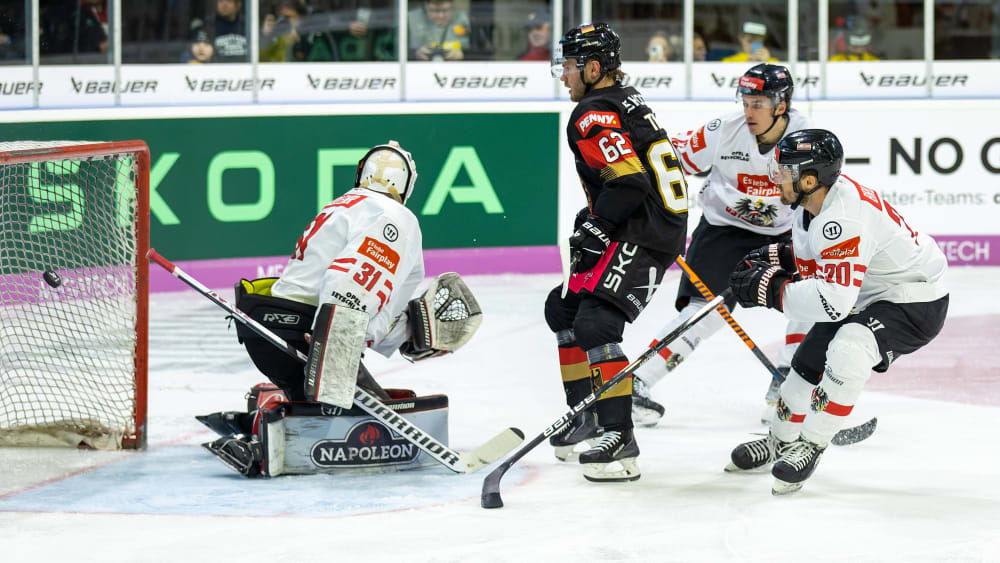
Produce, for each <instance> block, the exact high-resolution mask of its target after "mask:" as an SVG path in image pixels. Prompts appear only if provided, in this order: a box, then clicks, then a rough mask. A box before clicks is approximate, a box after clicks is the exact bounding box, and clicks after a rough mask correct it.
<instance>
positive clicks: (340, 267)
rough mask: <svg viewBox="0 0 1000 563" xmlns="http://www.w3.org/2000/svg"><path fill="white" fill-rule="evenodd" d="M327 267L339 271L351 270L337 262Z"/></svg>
mask: <svg viewBox="0 0 1000 563" xmlns="http://www.w3.org/2000/svg"><path fill="white" fill-rule="evenodd" d="M327 269H328V270H336V271H338V272H350V270H348V269H347V268H344V267H343V266H338V265H336V264H330V267H329V268H327Z"/></svg>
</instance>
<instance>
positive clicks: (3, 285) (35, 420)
mask: <svg viewBox="0 0 1000 563" xmlns="http://www.w3.org/2000/svg"><path fill="white" fill-rule="evenodd" d="M149 166H150V163H149V148H148V147H147V146H146V144H145V143H144V142H142V141H122V142H86V141H44V142H34V141H18V142H2V143H0V446H71V447H92V448H98V449H118V448H133V449H141V448H144V447H145V445H146V408H147V403H146V395H147V373H146V372H147V351H148V343H147V328H148V298H149V280H148V272H149V265H148V262H147V261H146V259H145V256H146V252H147V250H148V249H149Z"/></svg>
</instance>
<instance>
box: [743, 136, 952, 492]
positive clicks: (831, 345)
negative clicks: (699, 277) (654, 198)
mask: <svg viewBox="0 0 1000 563" xmlns="http://www.w3.org/2000/svg"><path fill="white" fill-rule="evenodd" d="M843 156H844V151H843V148H842V147H841V146H840V141H839V140H837V138H836V136H834V135H833V133H830V132H829V131H825V130H822V129H807V130H803V131H799V132H796V133H793V134H791V135H788V136H787V137H785V138H784V139H783V140H782V141H781V143H779V145H778V147H777V148H776V149H775V152H774V156H773V158H772V162H771V172H770V177H771V179H772V181H774V182H775V183H778V184H780V185H781V186H782V198H783V201H785V202H786V203H789V204H791V208H793V209H795V208H798V209H797V211H796V212H795V215H794V222H793V231H792V232H793V236H792V238H793V244H792V245H787V244H783V243H777V244H774V245H772V246H771V247H770V248H763V249H759V250H758V251H756V252H754V253H751V255H748V256H747V259H746V261H745V262H744V263H743V265H742V266H741V268H740V269H737V271H735V272H734V273H733V275H732V277H731V280H730V283H731V287H732V288H733V291H734V294H735V295H736V298H737V300H738V301H739V303H740V304H741V305H743V306H744V307H753V306H758V305H760V306H766V307H770V308H774V309H778V310H782V311H784V313H785V316H787V317H788V318H790V319H798V320H802V321H812V322H814V323H815V324H814V325H813V326H812V328H811V329H810V330H809V332H808V333H807V334H806V336H805V339H804V340H803V342H802V344H801V345H800V346H799V348H798V350H797V351H796V353H795V356H794V357H793V358H792V365H791V368H792V369H791V372H790V373H789V374H788V378H787V379H786V381H785V382H784V383H783V384H782V386H781V390H780V398H779V400H778V403H777V407H776V409H775V412H774V420H773V421H772V425H771V433H770V434H769V435H768V437H766V438H761V439H759V440H754V441H752V442H747V443H745V444H742V445H740V446H738V447H737V448H736V449H735V450H733V452H732V464H731V465H730V466H729V467H727V469H728V470H730V471H736V470H745V469H753V468H756V467H761V466H763V465H765V464H767V463H770V462H774V466H773V467H772V470H771V473H772V474H773V475H774V478H775V481H774V485H773V488H772V492H773V493H774V494H784V493H788V492H793V491H796V490H798V489H800V488H801V487H802V484H803V482H804V481H805V480H806V479H808V478H809V476H810V475H811V474H812V472H813V470H814V469H815V468H816V464H817V463H818V461H819V458H820V456H821V455H822V453H823V452H824V450H825V449H826V447H827V444H829V442H830V440H831V439H832V438H833V436H834V434H836V433H837V431H839V430H840V429H841V428H843V426H844V421H845V417H846V416H847V415H849V414H850V413H851V411H852V410H853V408H854V405H855V403H856V402H857V399H858V396H859V395H860V394H861V390H862V388H863V387H864V385H865V383H866V382H867V381H868V378H869V377H870V375H871V371H872V370H873V369H874V370H875V371H877V372H884V371H886V370H887V369H888V368H889V366H890V365H891V364H892V362H893V361H894V360H895V359H897V358H899V356H901V355H903V354H909V353H911V352H914V351H916V350H917V349H919V348H920V347H922V346H924V345H925V344H927V343H928V342H930V341H931V340H932V339H933V338H934V337H935V336H937V334H938V333H939V332H940V331H941V328H942V326H943V325H944V320H945V316H946V314H947V311H948V291H947V289H946V288H945V286H944V285H943V283H942V278H943V276H944V273H945V270H946V269H947V261H946V259H945V257H944V254H943V253H942V252H941V250H940V249H939V248H938V246H937V244H936V243H935V242H934V240H933V239H932V238H931V237H930V236H928V235H926V234H924V233H921V232H919V231H917V230H916V229H915V227H914V226H913V225H909V224H907V222H906V221H905V220H904V219H903V217H902V216H901V215H900V214H899V212H898V211H897V210H896V209H895V208H893V206H892V205H891V204H890V203H889V202H888V201H885V200H884V199H883V198H882V197H881V196H880V195H879V193H878V191H877V190H875V189H872V188H870V187H867V186H865V185H863V184H860V183H859V182H857V181H855V180H853V179H852V178H849V177H847V176H844V175H841V174H840V169H841V165H842V164H843Z"/></svg>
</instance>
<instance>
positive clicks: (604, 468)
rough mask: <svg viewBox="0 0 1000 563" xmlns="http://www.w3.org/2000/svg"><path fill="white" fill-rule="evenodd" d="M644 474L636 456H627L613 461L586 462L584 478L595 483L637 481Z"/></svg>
mask: <svg viewBox="0 0 1000 563" xmlns="http://www.w3.org/2000/svg"><path fill="white" fill-rule="evenodd" d="M641 476H642V473H640V471H639V465H638V464H637V463H636V462H635V458H634V457H633V458H626V459H621V460H618V461H612V462H611V463H584V464H583V478H584V479H586V480H588V481H593V482H595V483H623V482H627V481H635V480H636V479H638V478H639V477H641Z"/></svg>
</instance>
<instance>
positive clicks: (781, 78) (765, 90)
mask: <svg viewBox="0 0 1000 563" xmlns="http://www.w3.org/2000/svg"><path fill="white" fill-rule="evenodd" d="M794 90H795V83H794V82H792V73H790V72H788V68H786V67H783V66H781V65H774V64H771V63H760V64H759V65H755V66H754V67H752V68H751V69H750V70H748V71H746V72H745V73H743V76H741V77H740V81H739V84H738V85H737V87H736V98H737V99H740V98H742V97H743V96H767V97H769V98H771V101H772V102H774V105H775V107H777V105H778V104H779V103H781V102H785V107H787V108H791V107H792V92H793V91H794Z"/></svg>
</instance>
